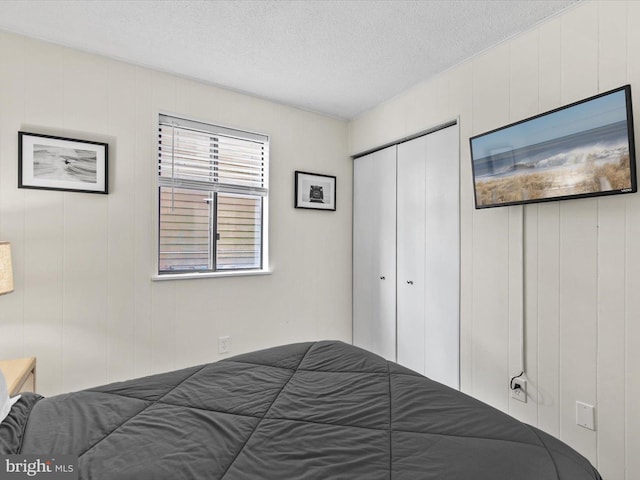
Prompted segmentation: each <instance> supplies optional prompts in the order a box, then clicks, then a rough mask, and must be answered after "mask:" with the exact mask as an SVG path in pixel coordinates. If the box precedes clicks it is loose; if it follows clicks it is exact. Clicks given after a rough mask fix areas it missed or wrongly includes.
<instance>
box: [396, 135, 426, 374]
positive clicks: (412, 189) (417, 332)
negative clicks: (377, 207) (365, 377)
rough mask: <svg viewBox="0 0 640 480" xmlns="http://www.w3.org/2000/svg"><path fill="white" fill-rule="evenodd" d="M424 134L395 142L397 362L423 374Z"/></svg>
mask: <svg viewBox="0 0 640 480" xmlns="http://www.w3.org/2000/svg"><path fill="white" fill-rule="evenodd" d="M426 145H427V137H426V136H424V137H419V138H416V139H415V140H411V141H409V142H405V143H402V144H400V145H398V173H397V175H398V185H397V189H398V190H397V202H398V206H397V212H398V213H397V219H398V226H397V242H398V247H397V262H398V288H397V295H398V299H397V332H398V333H397V335H398V340H397V342H398V363H399V364H401V365H404V366H405V367H407V368H410V369H411V370H415V371H416V372H419V373H424V372H425V370H424V365H425V363H424V361H425V357H424V354H425V343H424V342H425V295H424V291H425V270H424V265H425V263H424V262H425V181H426V178H425V168H426V162H425V156H426V151H427V147H426Z"/></svg>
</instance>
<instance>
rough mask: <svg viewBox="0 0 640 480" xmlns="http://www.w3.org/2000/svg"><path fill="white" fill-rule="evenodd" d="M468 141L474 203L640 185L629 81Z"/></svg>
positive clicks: (505, 202) (604, 192) (607, 192)
mask: <svg viewBox="0 0 640 480" xmlns="http://www.w3.org/2000/svg"><path fill="white" fill-rule="evenodd" d="M469 141H470V143H471V161H472V169H473V184H474V189H475V201H476V208H490V207H499V206H504V205H518V204H523V203H534V202H545V201H550V200H561V199H569V198H580V197H591V196H596V195H614V194H619V193H630V192H635V191H637V184H636V163H635V162H636V161H635V149H634V141H633V116H632V111H631V87H630V86H629V85H626V86H624V87H620V88H617V89H615V90H611V91H609V92H606V93H602V94H600V95H596V96H594V97H591V98H587V99H585V100H581V101H579V102H576V103H572V104H571V105H567V106H565V107H561V108H558V109H556V110H552V111H550V112H547V113H543V114H541V115H536V116H535V117H531V118H527V119H525V120H522V121H520V122H517V123H513V124H511V125H507V126H505V127H501V128H498V129H496V130H492V131H490V132H487V133H483V134H481V135H476V136H475V137H471V138H470V139H469Z"/></svg>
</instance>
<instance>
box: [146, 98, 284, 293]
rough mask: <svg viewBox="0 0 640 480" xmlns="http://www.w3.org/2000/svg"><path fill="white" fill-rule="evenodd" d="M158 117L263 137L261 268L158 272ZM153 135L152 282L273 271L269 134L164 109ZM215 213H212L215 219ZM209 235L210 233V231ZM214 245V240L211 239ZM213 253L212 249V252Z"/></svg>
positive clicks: (156, 115) (159, 203)
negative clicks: (265, 191)
mask: <svg viewBox="0 0 640 480" xmlns="http://www.w3.org/2000/svg"><path fill="white" fill-rule="evenodd" d="M161 116H168V117H175V118H177V119H180V120H184V121H186V122H197V123H202V124H205V125H209V126H211V127H213V128H219V129H220V131H221V132H224V131H235V132H243V133H247V134H248V135H255V136H262V137H264V138H266V141H265V145H266V148H265V154H264V156H265V162H264V163H265V164H264V170H265V172H264V177H265V179H266V190H267V193H266V195H264V196H262V197H261V198H262V227H261V232H260V233H261V243H262V252H261V257H262V262H261V267H260V268H250V269H249V268H248V269H231V270H229V269H223V270H215V271H210V270H207V271H177V272H176V273H160V224H161V222H160V216H161V210H160V208H161V195H160V187H161V185H160V181H159V175H158V132H159V129H160V125H161V121H160V118H161ZM153 131H154V135H153V145H152V151H153V167H154V168H153V198H154V205H153V206H154V222H153V228H154V239H155V241H154V245H153V247H154V248H153V254H154V261H153V263H154V272H153V273H152V275H151V279H152V280H154V281H158V280H186V279H195V278H216V277H239V276H254V275H269V274H271V273H272V271H271V268H270V262H269V197H270V191H269V190H270V189H269V185H270V182H269V172H270V168H269V161H270V145H271V136H270V135H267V134H264V133H258V132H254V131H251V130H247V129H242V128H237V127H231V126H228V125H220V124H218V123H213V122H211V121H207V120H202V119H197V118H193V117H190V116H186V115H183V114H176V113H171V112H167V111H164V110H162V111H156V112H155V114H154V130H153ZM215 217H216V214H215V213H214V220H215ZM210 234H213V232H212V231H210ZM214 244H215V242H214ZM214 253H215V252H214Z"/></svg>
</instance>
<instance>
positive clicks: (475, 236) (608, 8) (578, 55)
mask: <svg viewBox="0 0 640 480" xmlns="http://www.w3.org/2000/svg"><path fill="white" fill-rule="evenodd" d="M639 24H640V2H634V1H629V2H626V1H601V2H599V1H585V2H580V3H579V4H578V5H576V6H575V7H574V8H572V9H570V10H568V11H566V12H565V13H564V14H563V15H560V16H557V17H555V18H552V19H551V20H549V21H547V22H545V23H543V24H541V25H539V26H537V27H536V28H534V29H532V30H531V31H528V32H526V33H524V34H522V35H520V36H518V37H516V38H513V39H511V40H509V41H508V42H505V43H503V44H501V45H499V46H497V47H495V48H493V49H491V50H489V51H487V52H484V53H483V54H482V55H480V56H478V57H475V58H473V59H471V60H469V61H468V62H466V63H464V64H462V65H459V66H457V67H455V68H453V69H451V70H449V71H447V72H445V73H444V74H442V75H441V76H439V77H438V78H436V79H434V80H430V81H428V82H425V83H423V84H420V85H418V86H416V87H414V88H412V89H411V90H409V91H407V92H405V93H404V94H403V95H401V96H399V97H397V98H395V99H393V100H390V101H389V102H387V103H385V104H383V105H381V106H380V107H378V108H376V109H374V110H372V111H370V112H367V113H365V114H363V115H362V116H360V117H359V118H357V119H355V120H354V121H352V122H351V123H350V124H349V142H350V152H351V153H352V154H354V153H357V152H361V151H364V150H367V149H369V148H372V147H374V146H376V145H380V144H384V143H387V142H390V141H392V140H394V139H396V138H401V137H403V136H405V135H409V134H411V133H413V132H417V131H420V130H424V129H425V128H429V127H431V126H434V125H438V124H440V123H442V122H443V121H446V120H447V119H449V118H452V117H455V116H459V118H460V129H461V145H460V148H461V156H460V162H461V164H460V168H461V180H460V182H461V184H460V189H461V205H462V206H461V236H462V251H461V261H462V265H461V268H462V271H461V275H462V276H461V294H462V299H461V306H460V307H461V335H462V337H461V386H462V390H463V391H466V392H468V393H470V394H472V395H474V396H476V397H478V398H480V399H481V400H484V401H486V402H488V403H490V404H492V405H494V406H496V407H498V408H500V409H502V410H504V411H508V412H509V413H511V414H512V415H514V416H516V417H517V418H520V419H522V420H523V421H526V422H529V423H531V424H533V425H537V426H539V427H540V428H542V429H543V430H546V431H548V432H550V433H551V434H553V435H556V436H558V437H560V438H561V439H563V440H565V441H566V442H568V443H569V444H571V445H572V446H573V447H575V448H576V449H578V450H579V451H580V452H581V453H583V454H584V455H585V456H587V457H588V458H589V460H590V461H591V462H592V463H594V465H596V466H597V467H598V468H599V470H600V471H601V473H602V475H603V477H604V478H606V479H607V480H634V479H635V478H637V472H638V471H640V456H639V455H638V452H640V402H639V401H638V398H640V348H638V347H639V346H640V321H639V319H640V295H639V292H640V249H639V248H638V245H640V194H638V193H637V194H631V195H621V196H616V197H607V198H604V197H603V198H598V199H579V200H571V201H565V202H551V203H545V204H538V205H528V206H525V207H522V206H516V207H504V208H498V209H488V210H481V211H477V210H475V209H474V205H473V186H472V180H471V166H470V159H469V146H468V139H469V137H470V136H472V135H475V134H478V133H482V132H484V131H487V130H490V129H493V128H496V127H499V126H502V125H505V124H507V123H511V122H514V121H517V120H520V119H522V118H525V117H528V116H531V115H535V114H537V113H541V112H544V111H546V110H549V109H552V108H556V107H558V106H561V105H564V104H567V103H571V102H573V101H576V100H579V99H582V98H585V97H589V96H591V95H594V94H596V93H599V92H603V91H607V90H610V89H612V88H615V87H617V86H620V85H623V84H626V83H630V84H631V86H632V95H633V97H634V101H635V107H634V113H635V118H636V131H637V133H638V132H640V127H639V126H638V125H639V124H640V30H639V29H638V28H637V25H639ZM638 138H639V136H638V134H636V140H637V139H638ZM523 225H524V227H523ZM523 248H524V250H523ZM522 255H523V256H524V257H522ZM523 265H524V267H523ZM523 282H524V285H523ZM523 291H524V293H523ZM523 310H524V312H525V318H526V321H525V339H526V340H525V347H526V358H525V362H526V371H527V380H528V382H529V383H528V389H529V402H528V403H526V404H523V403H520V402H517V401H514V400H512V399H511V398H510V397H509V390H508V380H509V376H511V375H516V374H517V373H519V368H520V362H521V361H520V317H521V316H522V311H523ZM576 401H582V402H586V403H589V404H592V405H595V406H596V416H597V419H596V423H597V425H596V427H597V429H596V431H591V430H586V429H584V428H581V427H578V426H577V425H576V423H575V402H576Z"/></svg>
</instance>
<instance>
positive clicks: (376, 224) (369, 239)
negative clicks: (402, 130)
mask: <svg viewBox="0 0 640 480" xmlns="http://www.w3.org/2000/svg"><path fill="white" fill-rule="evenodd" d="M353 169H354V171H353V178H354V181H353V343H354V345H357V346H359V347H362V348H365V349H367V350H369V351H372V352H374V353H377V354H378V355H381V356H383V357H385V358H386V359H388V360H393V361H395V359H396V147H395V146H394V147H389V148H386V149H384V150H380V151H378V152H375V153H372V154H370V155H367V156H365V157H361V158H358V159H356V160H354V166H353Z"/></svg>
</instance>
